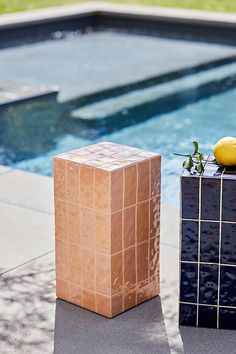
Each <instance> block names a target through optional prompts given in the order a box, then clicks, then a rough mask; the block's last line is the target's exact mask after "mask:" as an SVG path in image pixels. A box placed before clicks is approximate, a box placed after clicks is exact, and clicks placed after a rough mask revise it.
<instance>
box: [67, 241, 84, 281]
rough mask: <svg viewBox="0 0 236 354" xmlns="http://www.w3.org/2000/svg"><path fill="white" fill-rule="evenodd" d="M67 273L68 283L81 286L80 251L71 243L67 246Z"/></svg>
mask: <svg viewBox="0 0 236 354" xmlns="http://www.w3.org/2000/svg"><path fill="white" fill-rule="evenodd" d="M68 273H69V274H68V278H69V280H70V281H72V282H74V283H76V284H77V285H80V284H81V249H80V246H76V245H72V244H71V243H69V244H68Z"/></svg>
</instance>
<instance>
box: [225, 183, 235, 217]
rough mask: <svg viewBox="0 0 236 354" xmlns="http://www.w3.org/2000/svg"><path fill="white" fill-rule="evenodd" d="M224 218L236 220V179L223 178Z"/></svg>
mask: <svg viewBox="0 0 236 354" xmlns="http://www.w3.org/2000/svg"><path fill="white" fill-rule="evenodd" d="M222 200H223V202H222V220H223V221H236V183H235V180H230V179H224V180H223V195H222Z"/></svg>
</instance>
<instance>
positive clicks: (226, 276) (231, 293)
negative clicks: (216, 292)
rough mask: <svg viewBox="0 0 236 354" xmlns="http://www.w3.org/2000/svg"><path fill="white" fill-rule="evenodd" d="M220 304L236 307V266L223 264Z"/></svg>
mask: <svg viewBox="0 0 236 354" xmlns="http://www.w3.org/2000/svg"><path fill="white" fill-rule="evenodd" d="M220 305H222V306H235V307H236V267H232V266H221V271H220Z"/></svg>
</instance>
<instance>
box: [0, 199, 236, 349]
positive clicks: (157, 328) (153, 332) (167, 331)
mask: <svg viewBox="0 0 236 354" xmlns="http://www.w3.org/2000/svg"><path fill="white" fill-rule="evenodd" d="M43 215H44V217H45V214H43ZM4 219H5V218H4ZM8 223H9V220H8V219H5V224H6V225H7V224H8ZM178 224H179V220H178V209H177V208H174V207H172V208H169V207H168V206H163V207H162V228H161V297H157V298H155V299H153V300H151V301H149V302H146V303H144V304H142V305H140V306H138V307H136V308H134V309H132V310H130V311H128V312H126V313H124V314H122V315H120V316H117V317H115V318H114V319H106V318H104V317H102V316H100V315H97V314H94V313H91V312H89V311H87V310H85V309H82V308H79V307H77V306H74V305H71V304H69V303H66V302H64V301H61V300H57V301H56V298H55V273H54V268H55V266H54V253H50V254H48V255H45V256H42V257H40V258H39V259H37V260H34V261H32V262H29V263H28V264H26V265H24V266H20V267H18V268H17V269H15V270H12V271H9V272H8V273H5V274H4V275H2V276H1V277H0V288H1V292H0V308H1V321H0V327H1V328H0V353H9V354H11V353H13V354H18V353H20V354H22V353H23V354H24V353H27V354H28V353H30V354H31V353H36V354H37V353H44V354H47V353H53V352H54V353H56V354H65V353H66V354H69V353H83V354H87V353H89V354H90V353H93V352H96V353H98V354H99V353H109V354H110V353H111V354H113V353H114V354H120V353H122V354H123V353H127V354H129V353H131V354H132V353H135V354H136V353H150V354H151V353H157V354H158V353H161V354H165V353H189V354H190V353H191V354H195V353H196V354H198V353H199V352H203V353H204V354H205V353H207V354H208V353H209V354H210V353H211V354H212V353H214V354H218V353H219V354H220V353H222V352H224V353H233V352H234V351H235V345H236V337H235V332H234V331H223V330H220V331H219V330H209V329H202V328H201V329H197V328H189V327H181V328H179V327H178V322H177V318H178V314H177V311H178V302H177V298H178ZM1 253H3V251H2V249H1Z"/></svg>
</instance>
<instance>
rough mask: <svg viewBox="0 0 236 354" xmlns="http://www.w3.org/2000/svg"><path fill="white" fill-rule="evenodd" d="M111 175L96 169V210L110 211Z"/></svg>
mask: <svg viewBox="0 0 236 354" xmlns="http://www.w3.org/2000/svg"><path fill="white" fill-rule="evenodd" d="M110 199H111V196H110V173H109V172H106V171H104V170H101V169H99V168H96V169H95V209H97V210H103V211H107V212H108V211H110V207H111V203H110Z"/></svg>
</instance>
